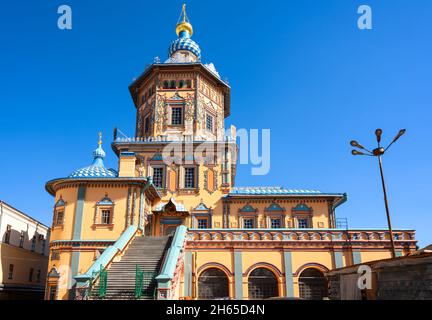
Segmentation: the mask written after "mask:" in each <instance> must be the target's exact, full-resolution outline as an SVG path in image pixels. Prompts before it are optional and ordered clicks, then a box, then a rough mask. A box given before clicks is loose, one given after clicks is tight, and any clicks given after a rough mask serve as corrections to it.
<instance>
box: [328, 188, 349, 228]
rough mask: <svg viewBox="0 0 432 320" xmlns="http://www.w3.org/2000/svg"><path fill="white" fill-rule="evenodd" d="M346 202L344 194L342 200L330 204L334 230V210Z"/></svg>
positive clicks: (346, 196)
mask: <svg viewBox="0 0 432 320" xmlns="http://www.w3.org/2000/svg"><path fill="white" fill-rule="evenodd" d="M347 200H348V195H347V194H346V193H344V194H343V196H342V199H341V200H339V201H337V202H336V203H333V204H332V208H331V209H332V217H333V226H332V227H333V228H336V208H337V207H339V206H340V205H341V204H344V203H345V202H347Z"/></svg>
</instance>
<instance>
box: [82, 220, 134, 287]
mask: <svg viewBox="0 0 432 320" xmlns="http://www.w3.org/2000/svg"><path fill="white" fill-rule="evenodd" d="M137 231H138V228H137V227H136V226H129V227H128V228H127V229H126V230H125V232H123V234H122V235H121V236H120V238H118V240H117V241H116V242H115V243H114V244H113V245H112V246H109V247H108V248H106V249H105V250H104V252H103V253H102V254H101V255H100V257H99V258H98V259H97V260H96V261H95V262H94V263H93V264H92V265H91V266H90V268H89V269H88V270H87V272H86V273H84V274H81V275H77V276H75V280H76V281H77V282H78V283H79V284H80V285H83V284H84V283H85V282H87V281H88V280H90V279H93V275H94V274H97V273H98V272H99V271H100V268H101V266H102V268H106V267H107V266H108V264H109V263H110V261H111V260H112V259H113V258H114V257H115V256H116V255H117V254H118V253H119V252H121V251H123V250H124V249H125V247H126V245H127V244H128V243H129V242H130V240H131V239H132V238H133V237H134V236H135V234H136V232H137Z"/></svg>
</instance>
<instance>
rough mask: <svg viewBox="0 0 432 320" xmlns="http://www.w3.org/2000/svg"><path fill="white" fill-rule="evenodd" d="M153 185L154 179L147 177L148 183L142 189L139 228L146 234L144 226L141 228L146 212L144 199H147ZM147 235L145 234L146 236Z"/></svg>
mask: <svg viewBox="0 0 432 320" xmlns="http://www.w3.org/2000/svg"><path fill="white" fill-rule="evenodd" d="M152 185H153V178H152V177H147V182H146V184H145V185H144V187H142V188H141V192H140V193H141V194H140V211H139V218H138V228H139V229H140V230H141V231H142V232H143V234H144V226H141V221H142V216H143V213H144V212H143V211H144V198H145V192H146V190H147V189H148V188H150V186H152ZM144 235H145V234H144Z"/></svg>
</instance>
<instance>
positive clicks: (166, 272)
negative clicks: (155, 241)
mask: <svg viewBox="0 0 432 320" xmlns="http://www.w3.org/2000/svg"><path fill="white" fill-rule="evenodd" d="M186 235H187V228H186V227H185V226H179V227H177V230H176V232H175V234H174V237H173V239H172V242H171V246H170V248H169V249H168V250H167V253H166V255H165V260H164V262H163V265H162V269H161V272H160V274H159V275H158V276H157V277H156V278H155V279H156V281H157V291H158V298H159V297H160V298H162V299H171V297H172V294H173V292H172V291H173V290H174V288H175V287H176V285H177V282H178V272H179V270H180V268H179V267H180V266H181V262H182V261H181V260H182V251H183V250H184V246H185V243H186ZM176 274H177V277H176ZM162 292H165V293H164V294H162ZM158 298H157V299H158Z"/></svg>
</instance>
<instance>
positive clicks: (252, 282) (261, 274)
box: [248, 268, 279, 299]
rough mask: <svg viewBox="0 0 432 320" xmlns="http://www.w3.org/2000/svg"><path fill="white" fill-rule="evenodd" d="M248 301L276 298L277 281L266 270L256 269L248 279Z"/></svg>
mask: <svg viewBox="0 0 432 320" xmlns="http://www.w3.org/2000/svg"><path fill="white" fill-rule="evenodd" d="M248 290H249V299H266V298H271V297H278V296H279V290H278V281H277V278H276V276H275V274H274V273H273V272H272V271H271V270H269V269H267V268H256V269H255V270H253V271H252V272H251V273H250V274H249V278H248Z"/></svg>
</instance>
